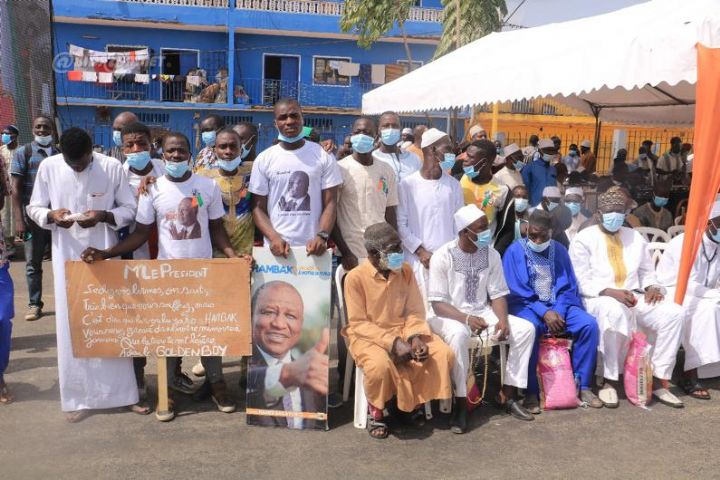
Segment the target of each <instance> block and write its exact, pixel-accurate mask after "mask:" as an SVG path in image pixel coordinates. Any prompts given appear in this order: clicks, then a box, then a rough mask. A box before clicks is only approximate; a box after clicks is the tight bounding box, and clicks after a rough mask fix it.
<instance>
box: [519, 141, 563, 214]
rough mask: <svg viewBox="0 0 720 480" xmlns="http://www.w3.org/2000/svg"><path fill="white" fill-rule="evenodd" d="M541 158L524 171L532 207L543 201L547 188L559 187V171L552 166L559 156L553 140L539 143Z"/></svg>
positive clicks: (523, 176) (523, 174)
mask: <svg viewBox="0 0 720 480" xmlns="http://www.w3.org/2000/svg"><path fill="white" fill-rule="evenodd" d="M538 148H539V150H538V152H539V155H540V158H536V159H535V160H533V161H532V162H531V163H530V164H529V165H527V166H526V167H525V168H523V169H522V172H520V173H522V178H523V183H525V186H526V187H527V188H528V192H529V193H530V205H537V204H538V203H540V201H541V200H542V192H543V190H544V189H545V187H554V186H557V170H556V169H555V167H554V166H553V165H552V163H553V160H554V159H555V157H557V155H558V151H557V149H556V148H555V145H554V144H553V142H552V140H550V139H549V138H543V139H542V140H540V141H539V142H538Z"/></svg>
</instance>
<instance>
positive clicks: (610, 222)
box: [602, 212, 625, 233]
mask: <svg viewBox="0 0 720 480" xmlns="http://www.w3.org/2000/svg"><path fill="white" fill-rule="evenodd" d="M624 222H625V214H624V213H618V212H610V213H603V214H602V224H603V228H604V229H605V230H607V231H608V232H610V233H615V232H617V231H618V230H620V227H622V226H623V223H624Z"/></svg>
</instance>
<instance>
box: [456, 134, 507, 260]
mask: <svg viewBox="0 0 720 480" xmlns="http://www.w3.org/2000/svg"><path fill="white" fill-rule="evenodd" d="M466 153H467V158H466V159H465V161H464V162H463V171H464V172H465V175H464V176H463V177H462V178H461V179H460V186H461V187H462V189H463V198H464V200H465V205H470V204H475V205H477V206H478V208H480V209H481V210H482V211H483V212H484V213H485V216H486V217H487V220H488V223H489V224H490V232H491V234H492V239H493V241H492V246H493V247H495V250H497V251H498V252H500V255H502V254H503V253H504V252H505V249H506V248H507V247H508V245H510V243H512V241H513V239H514V238H515V232H514V225H515V208H514V207H513V199H512V195H511V194H510V189H509V188H508V187H507V186H505V185H500V184H498V183H497V182H495V180H493V176H492V170H491V165H492V164H493V161H494V160H495V157H496V156H497V150H496V149H495V144H494V143H493V142H491V141H490V140H478V141H476V142H473V143H471V144H470V146H468V148H467V150H466Z"/></svg>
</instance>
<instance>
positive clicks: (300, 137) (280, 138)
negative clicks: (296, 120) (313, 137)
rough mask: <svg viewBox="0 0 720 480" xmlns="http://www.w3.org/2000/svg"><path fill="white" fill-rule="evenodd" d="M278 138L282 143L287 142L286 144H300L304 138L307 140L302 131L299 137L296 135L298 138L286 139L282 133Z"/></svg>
mask: <svg viewBox="0 0 720 480" xmlns="http://www.w3.org/2000/svg"><path fill="white" fill-rule="evenodd" d="M277 138H278V140H280V141H281V142H285V143H296V142H299V141H300V140H302V139H303V138H305V134H304V133H302V131H301V132H300V134H299V135H296V136H294V137H286V136H285V135H283V134H282V133H278V137H277Z"/></svg>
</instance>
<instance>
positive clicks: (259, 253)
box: [246, 247, 332, 430]
mask: <svg viewBox="0 0 720 480" xmlns="http://www.w3.org/2000/svg"><path fill="white" fill-rule="evenodd" d="M253 257H254V259H255V267H254V269H253V286H252V302H251V324H252V326H251V329H252V341H253V348H252V357H251V358H250V361H249V364H248V380H247V411H246V413H247V416H246V417H247V423H248V424H249V425H262V426H276V427H287V428H293V429H299V430H302V429H319V430H327V393H328V386H329V382H328V375H329V343H330V289H331V278H332V266H331V256H330V254H329V253H327V252H326V253H325V254H324V255H322V256H320V257H317V256H309V255H307V253H306V251H305V247H300V248H292V249H291V253H290V255H289V256H288V258H287V259H285V258H280V257H275V256H274V255H273V254H272V253H271V252H270V249H269V248H255V249H254V250H253Z"/></svg>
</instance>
